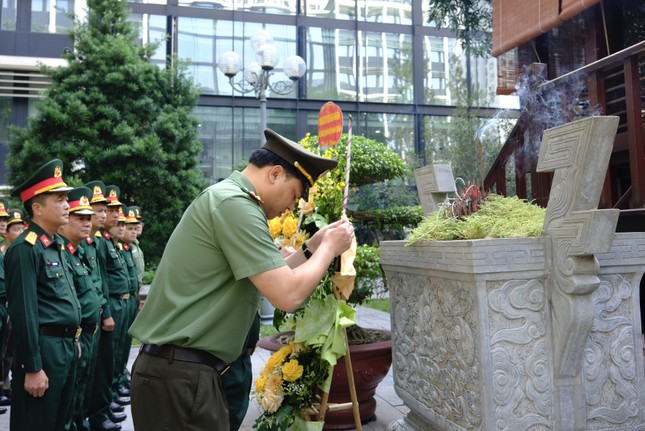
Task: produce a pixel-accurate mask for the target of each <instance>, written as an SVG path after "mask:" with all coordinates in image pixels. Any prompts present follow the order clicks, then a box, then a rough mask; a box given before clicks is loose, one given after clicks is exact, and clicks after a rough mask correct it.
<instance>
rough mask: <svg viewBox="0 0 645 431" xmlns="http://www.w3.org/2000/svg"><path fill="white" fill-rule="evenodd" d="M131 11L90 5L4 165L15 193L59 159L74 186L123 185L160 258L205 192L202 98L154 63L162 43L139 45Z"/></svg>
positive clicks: (149, 247) (110, 3) (109, 3)
mask: <svg viewBox="0 0 645 431" xmlns="http://www.w3.org/2000/svg"><path fill="white" fill-rule="evenodd" d="M127 14H128V11H127V9H126V6H125V2H124V1H122V0H118V1H115V0H88V14H87V20H86V21H85V22H80V21H78V20H77V21H76V23H75V26H74V28H73V30H72V31H71V32H70V35H71V38H72V41H73V43H74V52H73V53H67V54H65V59H66V60H67V61H68V64H67V66H65V67H60V68H57V69H47V68H45V69H44V71H45V73H47V74H48V75H49V77H50V79H51V84H50V86H49V87H48V89H47V91H46V92H45V94H44V97H43V98H42V99H41V101H40V102H39V103H38V105H37V107H38V114H37V115H36V116H35V117H33V118H31V119H30V121H29V122H28V125H27V127H26V128H24V129H19V130H14V131H13V133H12V136H11V141H10V154H9V156H8V160H7V164H8V166H9V168H10V171H11V172H10V181H11V183H12V184H13V185H14V186H15V185H18V184H20V183H22V182H23V181H24V180H25V179H26V178H28V177H29V175H31V173H32V172H33V171H34V170H35V169H36V168H37V167H38V166H39V165H41V164H42V163H44V162H46V161H48V160H50V159H52V158H60V159H61V160H62V161H63V163H64V165H65V179H66V181H67V182H68V183H71V184H74V185H80V184H83V183H86V182H87V181H90V180H94V179H100V180H102V181H103V182H105V183H106V184H108V185H109V184H116V185H118V186H119V187H120V188H121V191H122V196H121V200H122V201H123V202H124V203H126V204H130V205H131V204H134V203H136V204H137V205H139V206H140V207H141V208H142V209H143V214H144V220H145V223H146V229H145V234H144V235H143V237H142V248H143V249H144V251H145V252H146V257H147V258H149V259H150V260H152V261H156V260H158V259H159V258H160V257H161V253H162V252H163V248H164V245H165V242H166V240H167V238H168V237H169V235H170V233H171V232H172V229H173V228H174V226H175V224H176V223H177V222H178V221H179V218H180V217H181V214H182V212H183V210H184V209H185V208H186V206H187V205H188V204H189V203H190V201H191V200H192V199H193V198H194V197H195V196H196V195H197V193H199V191H200V190H201V189H202V188H203V187H204V186H205V185H206V184H205V180H204V178H203V175H202V174H201V173H200V171H199V170H198V168H197V165H198V157H199V154H200V152H201V151H202V145H201V143H200V141H199V139H198V135H197V125H198V122H197V119H196V118H194V117H193V116H192V111H193V109H194V107H195V104H196V102H197V98H198V95H199V92H198V88H197V87H196V85H195V84H194V82H193V81H192V80H191V79H190V78H189V77H188V76H187V74H186V69H185V67H184V66H183V65H182V64H181V63H180V62H178V61H176V59H169V61H168V64H167V65H166V68H160V67H158V66H156V65H155V64H153V63H151V62H150V61H149V57H150V54H151V53H153V52H154V50H155V49H156V46H154V45H145V46H141V44H140V43H139V42H138V34H137V30H136V28H135V27H134V25H133V24H132V23H129V22H128V21H127ZM170 60H173V61H170Z"/></svg>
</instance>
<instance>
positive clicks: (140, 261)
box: [130, 205, 146, 287]
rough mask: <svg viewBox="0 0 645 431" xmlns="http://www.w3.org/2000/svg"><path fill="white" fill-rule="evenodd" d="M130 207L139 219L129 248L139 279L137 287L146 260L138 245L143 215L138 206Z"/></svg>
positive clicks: (141, 278) (144, 268)
mask: <svg viewBox="0 0 645 431" xmlns="http://www.w3.org/2000/svg"><path fill="white" fill-rule="evenodd" d="M130 208H132V209H134V214H135V217H136V218H137V220H138V221H139V223H137V224H136V225H135V226H136V227H137V237H136V238H135V239H134V241H132V244H131V246H132V247H131V248H132V258H133V259H134V263H135V264H136V265H137V279H138V280H139V287H141V285H142V284H143V273H144V272H146V261H145V258H144V256H143V250H141V246H140V245H139V238H140V237H141V234H142V233H143V215H142V213H141V208H140V207H138V206H136V205H133V206H131V207H130Z"/></svg>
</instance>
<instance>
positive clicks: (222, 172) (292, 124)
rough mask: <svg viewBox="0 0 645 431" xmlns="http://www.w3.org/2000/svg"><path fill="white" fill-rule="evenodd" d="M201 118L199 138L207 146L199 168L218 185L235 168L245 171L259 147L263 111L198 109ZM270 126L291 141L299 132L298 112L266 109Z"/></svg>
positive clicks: (198, 116)
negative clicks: (244, 168) (296, 115)
mask: <svg viewBox="0 0 645 431" xmlns="http://www.w3.org/2000/svg"><path fill="white" fill-rule="evenodd" d="M194 115H195V117H197V118H199V120H200V126H199V139H200V141H201V142H202V145H203V146H204V150H203V152H202V154H201V156H200V169H201V170H202V172H203V173H204V176H205V177H206V178H207V179H208V180H209V181H210V182H211V183H216V182H218V181H221V180H222V179H224V178H226V177H228V176H229V175H230V173H231V172H232V171H233V170H235V169H242V168H243V167H244V166H245V165H246V162H247V161H248V159H249V156H250V155H251V153H252V152H253V151H255V150H257V149H258V148H260V145H261V144H260V142H261V141H260V132H259V131H260V110H259V107H258V108H257V109H256V108H230V107H207V106H198V107H197V108H195V111H194ZM267 123H268V125H267V127H269V128H270V129H273V130H275V131H276V132H278V133H280V134H281V135H283V136H286V137H288V138H290V139H292V140H298V139H299V137H297V136H295V135H294V131H295V130H296V117H295V113H294V112H292V111H289V110H283V109H269V110H267Z"/></svg>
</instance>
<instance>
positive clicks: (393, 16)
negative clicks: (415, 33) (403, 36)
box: [357, 0, 427, 25]
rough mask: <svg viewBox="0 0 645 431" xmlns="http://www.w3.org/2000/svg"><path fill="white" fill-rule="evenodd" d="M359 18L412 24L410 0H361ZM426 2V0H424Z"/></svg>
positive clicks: (359, 2)
mask: <svg viewBox="0 0 645 431" xmlns="http://www.w3.org/2000/svg"><path fill="white" fill-rule="evenodd" d="M357 3H358V4H359V15H360V17H359V19H360V20H363V21H368V22H384V23H388V24H406V25H410V24H412V0H394V1H393V0H361V1H358V2H357ZM424 3H427V0H424Z"/></svg>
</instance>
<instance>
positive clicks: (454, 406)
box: [391, 274, 482, 430]
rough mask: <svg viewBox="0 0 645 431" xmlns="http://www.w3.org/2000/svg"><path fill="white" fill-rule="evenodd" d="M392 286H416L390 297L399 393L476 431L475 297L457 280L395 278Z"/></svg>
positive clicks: (478, 412) (478, 415) (478, 418)
mask: <svg viewBox="0 0 645 431" xmlns="http://www.w3.org/2000/svg"><path fill="white" fill-rule="evenodd" d="M399 277H402V278H403V279H398V278H399ZM391 283H392V284H393V285H396V286H400V285H405V286H415V291H414V292H406V294H405V295H396V294H394V295H392V301H393V303H392V314H393V318H394V319H397V325H395V327H394V333H393V334H392V338H393V343H394V344H396V346H397V348H396V349H395V350H394V367H395V372H394V373H395V376H397V378H396V380H395V385H396V387H397V392H399V394H400V396H401V398H404V399H405V400H406V402H411V403H416V404H419V405H421V407H423V408H425V409H427V410H428V411H433V412H436V414H437V415H438V416H439V417H441V418H442V420H445V421H447V422H451V423H453V424H455V425H457V426H458V427H461V428H463V429H469V430H470V429H477V428H478V427H479V426H480V424H481V420H482V417H481V405H480V402H481V397H482V396H481V394H480V390H481V387H482V385H481V384H480V363H479V357H478V346H479V341H478V340H477V337H476V335H475V334H477V323H476V318H475V298H473V296H472V293H471V292H470V291H469V290H467V289H465V288H464V287H463V286H462V285H461V283H460V282H458V281H455V280H446V279H433V280H432V282H430V281H429V280H428V278H427V277H423V276H416V275H412V274H395V275H394V276H393V277H392V279H391Z"/></svg>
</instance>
